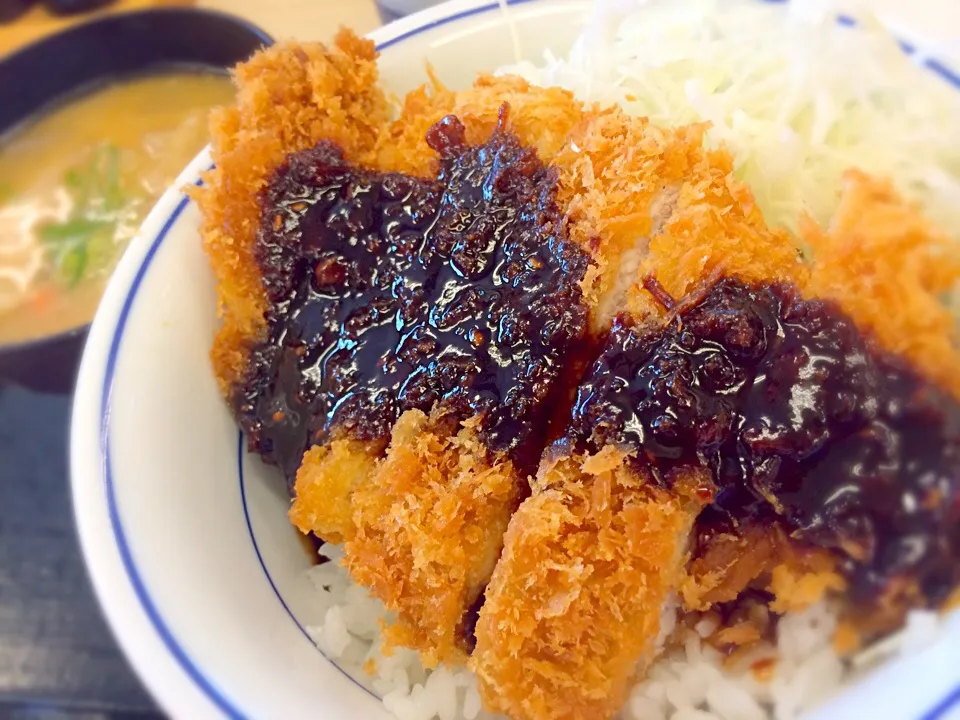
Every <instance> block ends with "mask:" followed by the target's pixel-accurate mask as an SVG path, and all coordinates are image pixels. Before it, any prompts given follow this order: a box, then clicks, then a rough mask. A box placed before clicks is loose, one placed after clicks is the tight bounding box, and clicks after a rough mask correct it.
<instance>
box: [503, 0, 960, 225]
mask: <svg viewBox="0 0 960 720" xmlns="http://www.w3.org/2000/svg"><path fill="white" fill-rule="evenodd" d="M920 64H921V63H920V58H919V56H910V55H908V54H906V53H904V52H903V51H902V50H901V48H900V46H899V43H898V42H897V41H896V39H894V38H893V37H892V36H891V35H890V34H889V33H887V32H886V31H885V30H884V29H883V28H882V27H881V26H880V24H879V23H878V22H876V21H873V20H872V19H871V18H869V17H866V18H861V19H860V22H859V23H858V24H857V26H856V27H851V26H850V25H849V24H844V23H838V22H837V12H836V9H835V5H834V3H832V2H829V0H792V1H791V2H789V3H786V4H784V3H762V2H756V1H755V0H647V1H644V0H631V1H629V2H624V0H605V1H604V0H597V2H596V5H595V9H594V17H593V20H592V21H591V22H590V24H589V25H588V27H587V28H586V29H585V30H584V31H583V33H582V34H581V35H580V37H579V39H578V40H577V41H576V43H575V44H574V46H573V48H572V49H571V50H570V52H569V54H568V55H567V56H566V57H556V56H555V55H553V54H552V53H549V52H548V53H546V55H545V62H544V64H542V65H540V66H536V65H533V64H531V63H518V64H516V65H513V66H509V67H505V68H502V69H501V70H500V73H501V74H506V73H516V74H519V75H521V76H523V77H525V78H526V79H528V80H529V81H531V82H533V83H535V84H538V85H542V86H550V85H559V86H562V87H566V88H569V89H570V90H572V91H573V92H574V93H575V94H576V96H577V97H578V98H580V99H581V100H584V101H588V102H591V101H596V102H600V103H603V104H613V103H617V104H619V105H621V106H622V107H623V108H624V109H625V110H626V111H627V112H629V113H631V114H635V115H644V116H649V117H650V118H651V119H652V120H653V121H654V122H657V123H661V124H669V125H677V124H682V123H691V122H698V121H704V120H706V121H709V122H710V123H711V129H710V130H709V132H708V134H707V141H708V142H709V143H711V144H713V145H717V144H721V143H722V144H724V145H725V146H726V147H727V148H728V149H729V150H730V151H731V152H732V153H733V155H734V158H735V161H736V167H737V174H738V176H739V177H741V178H742V179H744V180H746V181H747V182H748V183H749V184H750V186H751V188H752V189H753V191H754V194H755V195H756V197H757V201H758V202H759V204H760V207H761V208H762V209H763V211H764V214H765V216H766V217H767V220H768V222H771V223H773V224H776V225H781V226H784V227H787V228H789V229H795V228H796V224H797V220H798V218H799V217H800V214H801V212H803V211H806V212H809V213H810V214H811V215H812V216H813V217H814V218H815V219H816V220H817V221H819V222H821V223H824V222H826V221H827V220H828V219H829V217H830V215H831V214H832V212H833V210H834V209H835V208H836V205H837V199H838V193H839V189H840V176H841V174H842V173H843V171H844V170H846V169H847V168H850V167H859V168H861V169H863V170H865V171H866V172H869V173H872V174H876V175H881V176H886V177H891V178H893V179H894V181H895V182H896V184H897V186H898V187H899V188H900V190H901V191H902V192H904V194H905V195H907V196H908V197H910V198H912V199H914V200H916V201H918V202H920V203H921V204H922V205H923V206H924V208H925V210H926V212H927V214H928V216H929V217H931V218H932V219H933V220H934V221H935V222H936V223H938V224H939V225H940V226H941V227H943V228H944V229H945V230H947V231H948V232H951V233H952V234H954V235H958V236H960V89H958V88H955V87H952V86H951V84H950V83H949V82H948V81H947V80H945V79H944V78H942V77H939V76H937V75H936V74H934V73H933V72H930V71H929V70H926V69H924V68H922V67H921V66H920Z"/></svg>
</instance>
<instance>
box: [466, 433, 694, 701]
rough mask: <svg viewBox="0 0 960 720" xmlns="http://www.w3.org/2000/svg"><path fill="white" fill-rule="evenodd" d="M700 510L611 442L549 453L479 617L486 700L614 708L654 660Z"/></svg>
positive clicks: (478, 658)
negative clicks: (592, 450) (596, 448)
mask: <svg viewBox="0 0 960 720" xmlns="http://www.w3.org/2000/svg"><path fill="white" fill-rule="evenodd" d="M698 510H699V505H698V503H697V502H696V501H693V500H690V499H687V498H686V497H684V496H683V494H682V493H671V492H666V491H664V490H661V489H659V488H657V487H655V486H653V485H652V484H651V483H650V482H649V478H648V477H647V476H646V475H645V474H642V473H640V472H638V471H637V470H636V469H634V468H633V467H632V466H631V465H630V463H629V462H628V457H627V456H626V455H624V454H623V453H621V452H619V451H617V450H614V449H613V448H612V447H608V448H605V449H604V450H602V451H601V452H600V453H598V454H597V455H594V456H592V457H584V456H570V457H566V458H562V459H559V460H557V461H554V462H545V463H544V465H543V466H542V467H541V469H540V472H539V474H538V476H537V480H536V482H535V483H534V487H533V495H532V496H531V497H529V498H528V499H527V500H525V501H524V502H523V504H522V505H521V506H520V509H519V510H518V511H517V512H516V514H515V515H514V516H513V518H512V519H511V520H510V526H509V528H508V529H507V534H506V538H505V544H504V551H503V556H502V557H501V559H500V562H499V563H498V564H497V567H496V569H495V570H494V573H493V577H492V579H491V581H490V585H489V586H488V587H487V592H486V602H485V604H484V606H483V608H482V609H481V610H480V617H479V619H478V621H477V631H476V634H477V647H476V651H475V652H474V654H473V657H472V658H471V667H472V668H473V669H474V670H475V671H476V673H477V675H478V677H479V679H480V692H481V696H482V697H483V700H484V704H485V706H486V707H487V708H488V709H490V710H492V711H494V712H501V713H504V714H506V715H508V716H509V717H511V718H514V719H515V720H526V719H528V718H529V719H536V720H548V719H549V720H561V719H567V718H569V719H570V720H574V719H578V718H583V719H586V718H605V717H612V716H613V715H614V713H615V712H616V711H617V709H618V708H619V707H620V705H621V703H622V702H623V700H624V697H625V695H626V692H627V689H628V687H629V685H630V683H631V681H632V680H633V679H634V678H635V677H636V674H637V672H638V669H639V666H642V665H643V664H645V663H649V662H650V661H652V660H653V658H654V657H655V654H656V651H657V642H656V641H657V637H658V635H659V633H660V618H661V614H662V612H663V610H664V606H665V604H666V603H667V601H668V597H669V595H670V592H671V590H672V589H673V588H674V587H675V585H676V583H677V581H678V579H679V577H680V575H681V573H682V570H683V565H684V563H685V560H686V547H687V538H688V536H689V533H690V529H691V527H692V524H693V521H694V519H695V517H696V515H697V512H698ZM638 664H639V665H638Z"/></svg>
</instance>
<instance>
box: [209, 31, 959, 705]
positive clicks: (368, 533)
mask: <svg viewBox="0 0 960 720" xmlns="http://www.w3.org/2000/svg"><path fill="white" fill-rule="evenodd" d="M235 78H236V81H237V84H238V87H239V92H238V97H237V101H236V104H235V106H233V107H229V108H226V109H223V110H221V111H219V112H218V113H217V114H215V115H214V117H213V119H212V122H211V130H212V140H213V145H212V148H213V157H214V161H215V164H216V165H215V168H214V169H212V170H210V171H209V172H208V173H207V174H206V176H205V178H204V180H205V184H204V185H203V186H202V187H199V188H196V189H195V190H193V191H192V192H193V194H194V197H195V199H196V200H197V202H198V204H199V206H200V208H201V211H202V214H203V225H202V235H203V242H204V247H205V250H206V252H207V254H208V256H209V258H210V262H211V266H212V268H213V271H214V275H215V278H216V281H217V292H218V303H219V310H220V316H221V325H220V329H219V331H218V333H217V336H216V338H215V341H214V345H213V348H212V352H211V357H212V362H213V368H214V371H215V373H216V376H217V379H218V381H219V384H220V388H221V390H222V392H223V394H224V397H225V398H226V400H227V402H228V404H229V405H230V407H231V409H232V411H233V413H234V415H235V417H236V419H237V422H238V423H239V425H240V427H241V429H242V430H243V431H244V433H245V435H246V438H247V442H248V447H249V449H250V451H252V452H255V453H258V454H260V455H261V456H262V457H263V458H264V459H265V460H266V461H267V462H268V463H271V464H273V465H275V466H277V467H278V468H279V470H280V471H281V472H282V473H283V475H284V476H285V478H286V480H287V484H288V487H289V490H290V494H291V508H290V518H291V520H292V522H293V524H294V525H295V526H296V527H297V528H298V529H299V530H300V531H302V532H303V533H309V534H313V535H315V536H317V537H318V538H320V539H321V540H323V541H324V542H327V543H337V544H341V545H342V548H343V552H344V560H343V562H344V566H345V567H346V568H347V570H348V571H349V573H350V576H351V577H352V579H353V580H354V581H355V582H356V583H358V584H360V585H362V586H364V587H366V588H368V589H369V591H370V593H372V595H373V596H375V597H376V598H378V599H380V600H381V601H382V602H383V604H384V606H385V607H386V608H387V609H388V610H390V611H391V612H392V613H394V615H393V617H394V618H395V620H394V622H393V623H392V624H391V625H390V626H388V627H386V628H385V629H384V635H385V639H386V641H387V643H388V644H389V645H392V646H402V647H408V648H412V649H414V650H416V651H417V652H418V653H419V655H420V658H421V660H422V662H423V664H424V666H426V667H436V666H437V665H438V664H440V663H443V664H446V665H451V666H458V665H466V666H467V667H469V668H470V669H471V670H473V671H474V672H475V673H476V676H477V678H478V682H479V689H480V695H481V697H482V699H483V702H484V706H485V707H486V709H488V710H489V711H491V712H497V713H502V714H505V715H507V716H509V717H511V718H516V719H517V720H566V719H570V720H575V719H587V718H591V719H593V718H612V717H613V716H614V715H615V714H616V713H617V711H618V709H619V708H620V707H621V705H622V704H623V703H624V701H625V699H626V697H627V694H628V692H629V688H630V686H631V684H632V683H634V682H636V680H637V679H638V678H640V677H642V676H643V674H644V673H646V672H647V671H648V669H649V668H650V667H651V666H652V665H653V664H654V663H655V661H656V659H657V657H658V654H659V653H661V652H662V651H663V648H664V647H665V646H666V645H667V644H669V642H670V638H669V633H667V632H666V631H667V629H668V626H667V625H666V624H665V623H664V620H663V619H664V616H665V614H666V613H669V612H678V613H679V614H680V616H681V617H683V616H686V617H689V618H696V617H702V616H704V614H706V613H710V612H712V611H716V610H717V609H721V608H722V609H724V611H725V612H726V611H728V610H729V609H730V608H732V607H735V606H737V605H738V603H760V604H762V605H763V607H764V608H765V609H766V610H768V611H769V613H770V614H772V615H773V616H777V615H779V614H783V613H786V612H792V611H797V610H802V609H803V608H805V607H809V606H810V605H812V604H814V603H817V602H820V601H822V600H824V599H829V600H830V601H831V602H834V603H836V604H837V607H838V608H840V609H839V612H840V614H841V616H842V617H843V618H844V623H845V624H844V628H845V629H846V631H847V633H848V636H849V637H852V638H854V639H853V640H852V641H851V642H850V643H849V646H850V647H859V646H861V645H863V644H865V643H868V642H870V641H872V640H873V639H875V638H877V637H880V636H882V635H884V634H886V633H889V632H891V631H892V630H895V629H896V628H898V627H900V626H901V625H902V624H903V622H904V619H905V616H906V613H907V612H908V611H909V610H910V609H913V608H943V607H946V606H947V605H948V604H949V603H950V598H951V595H952V594H953V593H954V591H955V590H956V588H957V586H958V584H960V532H958V529H957V528H960V522H958V521H960V404H958V401H957V399H958V397H960V379H958V378H960V376H958V374H957V373H956V371H955V368H956V367H957V362H958V359H960V358H958V355H957V352H956V347H955V341H956V329H955V320H954V318H953V315H952V313H951V312H950V311H949V309H948V308H947V307H946V306H945V305H944V304H943V303H942V300H941V298H942V296H943V295H944V294H945V293H946V292H948V291H950V290H951V289H952V287H953V286H954V284H955V283H956V282H957V280H958V279H960V253H958V251H957V249H956V247H955V246H954V245H953V244H952V243H951V241H950V240H949V239H948V238H947V237H946V236H945V235H944V234H943V233H942V232H940V231H939V230H938V229H937V228H935V227H933V226H932V225H931V224H930V223H929V222H927V221H926V220H925V219H924V217H923V215H922V213H921V212H920V210H919V209H918V208H916V207H914V206H912V205H910V204H909V203H907V202H905V201H904V200H902V199H901V198H900V197H899V195H898V194H897V193H896V191H895V189H894V188H893V186H892V184H891V183H890V182H888V181H887V180H883V179H877V178H873V177H870V176H867V175H865V174H863V173H861V172H859V171H856V170H851V171H850V172H849V173H848V174H847V176H846V179H845V184H844V187H842V188H839V189H838V190H839V191H840V192H841V198H840V202H839V206H838V209H837V212H836V215H835V217H834V219H833V221H832V222H831V224H830V225H829V226H828V227H825V228H822V227H819V226H818V225H816V224H815V223H814V222H813V221H812V220H809V219H804V220H803V221H802V222H801V232H800V235H799V236H794V235H793V234H791V233H789V232H787V231H785V230H781V229H777V228H771V227H769V226H768V225H767V224H766V222H765V220H764V217H763V214H762V213H761V211H760V209H759V208H758V206H757V204H756V203H755V201H754V199H753V196H752V194H751V192H750V189H749V188H748V187H746V186H745V185H744V184H742V183H741V182H739V181H737V180H736V179H735V178H734V174H733V171H734V167H733V160H732V158H731V156H730V155H729V153H727V152H726V151H725V150H724V149H722V148H720V149H710V148H708V147H707V146H706V144H705V142H704V133H705V131H706V126H704V125H687V126H678V127H672V128H666V127H661V126H657V125H654V124H653V123H651V122H649V121H648V120H646V119H645V118H640V117H634V116H630V115H627V114H626V113H625V112H623V111H622V110H621V109H619V108H616V107H595V106H587V105H584V104H583V103H580V102H579V101H577V100H576V99H575V98H574V97H573V95H572V94H570V93H569V92H567V91H565V90H561V89H558V88H542V87H536V86H533V85H530V84H528V83H527V82H525V81H523V80H521V79H519V78H516V77H510V76H506V77H493V76H481V77H479V78H478V79H477V81H476V83H475V84H474V86H473V87H471V88H468V89H465V90H461V91H452V90H449V89H447V88H445V87H443V86H442V85H441V84H440V83H439V82H438V81H436V80H435V79H432V80H431V82H430V83H428V85H426V86H424V87H422V88H420V89H418V90H415V91H413V92H411V93H410V94H409V95H407V97H406V98H405V99H404V101H403V103H402V105H401V106H400V107H399V108H394V107H393V105H392V104H391V102H390V100H389V98H388V96H387V95H386V93H385V92H384V91H383V90H382V89H381V88H380V87H379V85H378V75H377V67H376V53H375V50H374V48H373V45H372V44H371V43H370V42H369V41H366V40H362V39H359V38H357V37H356V36H354V35H353V34H351V33H350V32H348V31H342V32H341V33H340V34H339V35H338V36H337V38H336V40H335V42H334V43H333V44H332V45H331V46H329V47H327V46H323V45H320V44H295V43H286V44H281V45H278V46H275V47H273V48H270V49H266V50H263V51H261V52H260V53H258V54H257V55H256V56H254V57H253V58H252V59H251V60H249V61H248V62H246V63H244V64H241V65H240V66H239V67H238V68H237V69H236V70H235ZM738 627H739V626H738ZM727 629H729V628H727ZM769 631H770V628H769V627H751V628H747V629H746V630H744V628H742V627H741V628H740V629H739V630H738V632H739V635H737V634H736V633H732V632H731V633H727V634H726V635H724V634H723V632H724V628H723V627H721V628H720V629H719V630H718V639H717V643H718V645H720V646H724V647H726V648H727V649H728V650H732V649H736V647H738V646H742V645H748V644H749V643H751V642H755V641H757V640H759V639H761V638H762V637H763V636H764V634H765V633H769Z"/></svg>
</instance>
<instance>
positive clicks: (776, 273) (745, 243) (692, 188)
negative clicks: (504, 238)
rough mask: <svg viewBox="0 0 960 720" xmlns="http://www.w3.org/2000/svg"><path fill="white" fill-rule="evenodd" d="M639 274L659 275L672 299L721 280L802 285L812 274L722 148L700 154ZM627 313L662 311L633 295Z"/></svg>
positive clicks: (648, 298)
mask: <svg viewBox="0 0 960 720" xmlns="http://www.w3.org/2000/svg"><path fill="white" fill-rule="evenodd" d="M640 272H641V274H642V275H648V274H649V275H652V276H654V277H655V278H656V279H657V280H658V281H659V283H660V284H661V285H662V286H663V288H664V289H665V290H666V291H667V292H668V293H669V294H670V295H672V296H673V297H674V298H680V297H683V296H685V295H687V294H688V293H689V292H691V291H692V290H694V289H695V288H696V287H697V286H698V285H700V284H701V283H702V282H704V280H706V279H708V278H711V277H718V276H719V275H726V276H739V277H740V278H742V279H744V280H748V281H750V280H766V281H771V280H783V281H788V282H794V283H798V284H803V283H804V282H805V280H806V277H807V275H808V273H809V271H808V269H807V267H806V265H805V264H804V263H803V262H802V259H801V257H800V254H799V251H798V248H797V244H796V242H795V241H794V240H793V238H792V237H791V236H790V235H789V234H788V233H787V232H786V231H783V230H775V229H772V228H770V227H768V226H767V224H766V222H765V221H764V219H763V214H762V213H761V212H760V207H759V206H758V205H757V204H756V202H755V201H754V198H753V194H752V193H751V192H750V189H749V188H748V187H747V186H746V185H744V184H743V183H741V182H739V181H738V180H736V179H735V178H734V176H733V157H732V156H731V155H730V154H729V153H728V152H726V151H724V150H714V151H709V152H708V151H703V152H702V153H701V154H700V158H699V161H698V162H697V163H696V164H695V165H694V166H693V168H692V170H691V171H690V172H689V173H688V174H687V176H686V177H685V179H684V180H683V183H682V185H681V186H680V195H679V198H678V200H677V202H676V205H675V207H674V211H673V213H672V214H671V216H670V217H669V218H668V219H667V221H666V223H665V224H664V226H663V231H662V232H660V233H659V234H657V235H655V236H654V237H653V238H651V240H650V251H649V253H648V254H647V256H646V258H645V260H644V262H643V265H642V266H641V270H640ZM628 308H629V310H630V311H631V312H632V313H633V314H635V315H639V316H644V315H655V314H657V313H659V312H661V310H660V308H659V304H658V303H657V302H656V301H655V300H654V299H653V298H652V297H651V296H650V295H649V294H648V293H645V292H637V293H635V294H633V295H631V296H630V297H629V303H628Z"/></svg>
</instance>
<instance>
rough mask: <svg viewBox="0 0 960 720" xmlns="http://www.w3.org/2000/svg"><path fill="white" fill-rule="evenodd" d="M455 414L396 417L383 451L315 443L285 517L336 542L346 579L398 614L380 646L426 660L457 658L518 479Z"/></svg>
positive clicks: (515, 498)
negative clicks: (448, 418) (452, 424)
mask: <svg viewBox="0 0 960 720" xmlns="http://www.w3.org/2000/svg"><path fill="white" fill-rule="evenodd" d="M474 425H475V422H471V421H468V422H466V423H463V427H462V428H461V429H460V430H459V432H455V433H452V432H450V430H449V423H444V422H443V419H442V418H433V419H431V418H428V417H427V416H426V415H425V414H424V413H422V412H420V411H417V410H410V411H407V412H405V413H404V414H403V415H401V416H400V418H399V419H398V420H397V422H396V423H395V424H394V426H393V430H392V434H391V438H390V446H389V448H387V451H386V455H385V456H384V457H383V458H382V459H379V460H378V457H379V455H380V454H381V452H380V451H379V450H378V449H377V448H376V447H373V446H371V445H370V444H369V443H360V442H357V441H351V440H335V441H333V442H332V443H330V444H328V445H321V446H317V447H314V448H312V449H311V450H310V451H308V452H307V454H306V455H305V456H304V458H303V463H302V465H301V466H300V470H299V471H298V472H297V481H296V497H295V499H294V502H293V505H292V506H291V509H290V518H291V520H292V521H293V524H294V525H295V526H296V527H297V528H298V529H299V530H300V531H301V532H303V533H308V532H313V533H314V534H316V535H317V536H318V537H320V538H322V539H323V540H325V541H327V542H343V543H344V550H345V553H346V559H345V565H346V567H347V569H348V570H349V571H350V574H351V576H352V577H353V579H354V581H355V582H357V583H360V584H362V585H365V586H366V587H368V588H370V590H371V592H372V593H373V595H374V596H375V597H377V598H379V599H380V600H381V601H383V603H384V605H385V606H386V607H387V609H389V610H391V611H393V612H395V613H396V614H397V622H396V624H395V625H393V626H391V627H388V628H386V629H385V633H384V637H385V640H386V641H387V643H388V645H391V644H392V645H402V646H405V647H411V648H415V649H416V650H418V651H420V657H421V660H422V661H423V663H424V664H425V665H426V666H428V667H433V666H435V665H436V664H437V663H438V662H446V663H449V664H462V663H463V662H464V661H465V660H466V657H467V652H466V651H465V646H464V632H463V631H464V628H463V621H464V616H465V614H466V613H467V612H468V610H469V609H470V608H471V607H472V606H473V605H474V603H475V602H476V601H477V599H478V598H479V597H480V594H481V593H482V592H483V589H484V587H485V586H486V584H487V580H488V579H489V577H490V574H491V573H492V572H493V566H494V565H495V564H496V562H497V558H498V557H499V556H500V550H501V548H502V546H503V533H504V531H505V530H506V528H507V523H508V522H509V520H510V516H511V515H512V514H513V512H514V510H516V508H517V505H519V503H520V498H521V493H522V492H523V491H524V487H525V480H524V478H523V477H522V476H521V475H520V474H519V473H518V472H517V471H516V469H515V468H514V466H513V463H512V462H510V461H509V460H508V459H506V458H502V457H491V454H490V453H489V452H488V451H487V449H486V448H485V447H484V446H483V445H482V443H481V442H480V441H479V439H478V438H477V436H476V433H475V431H474Z"/></svg>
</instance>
